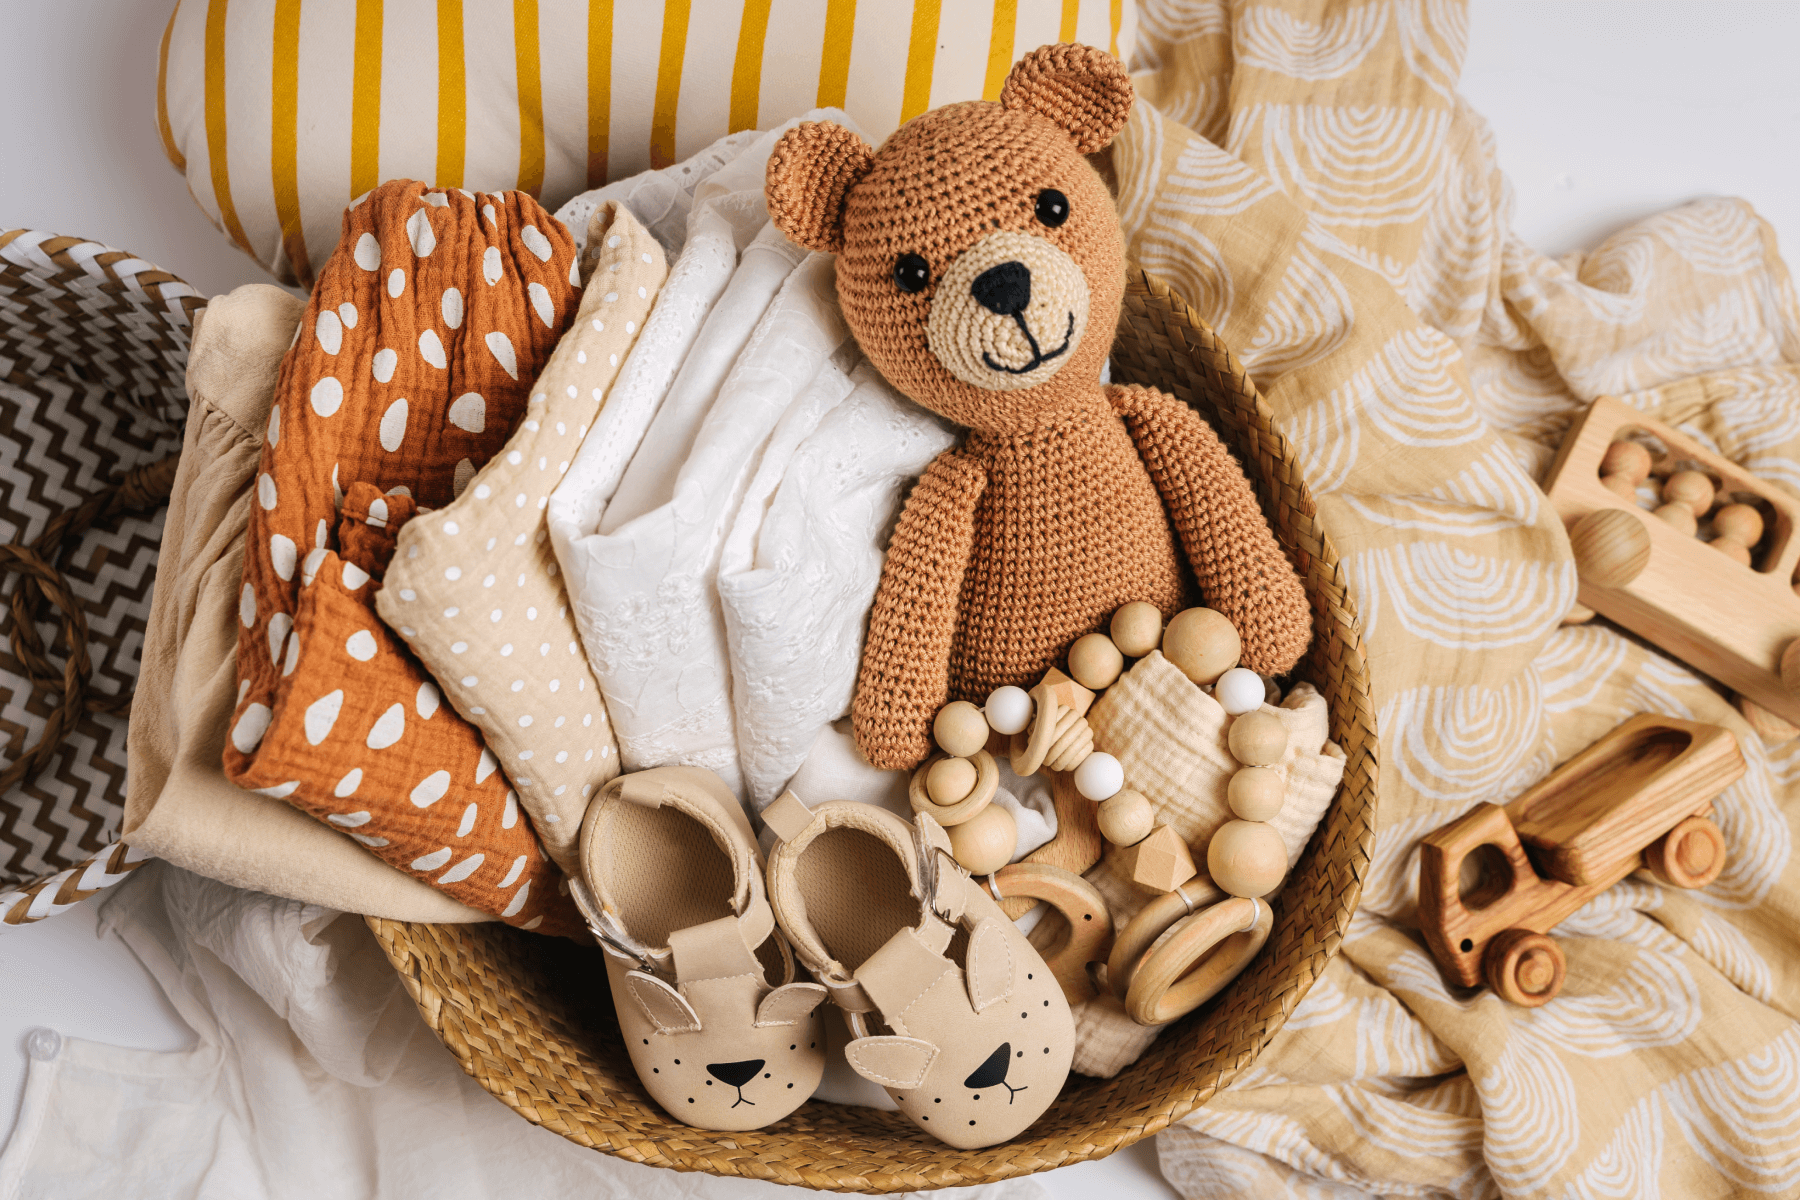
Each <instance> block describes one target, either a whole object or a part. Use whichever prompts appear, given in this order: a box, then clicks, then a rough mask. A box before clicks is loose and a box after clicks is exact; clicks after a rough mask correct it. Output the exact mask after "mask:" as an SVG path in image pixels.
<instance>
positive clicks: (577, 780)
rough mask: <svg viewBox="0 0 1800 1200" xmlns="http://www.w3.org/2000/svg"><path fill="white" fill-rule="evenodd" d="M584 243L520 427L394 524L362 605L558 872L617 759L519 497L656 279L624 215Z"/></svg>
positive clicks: (647, 248)
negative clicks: (574, 289) (393, 634)
mask: <svg viewBox="0 0 1800 1200" xmlns="http://www.w3.org/2000/svg"><path fill="white" fill-rule="evenodd" d="M588 245H589V248H590V251H591V252H592V253H594V254H595V255H596V258H595V259H594V266H593V273H592V275H591V276H590V278H589V280H588V284H587V288H586V290H585V291H584V292H583V293H582V297H581V307H580V309H579V310H578V311H577V313H576V317H575V321H574V323H573V325H571V326H570V329H569V332H568V333H566V334H564V335H563V338H562V340H561V341H560V342H558V343H557V346H556V350H555V352H554V353H553V354H552V355H551V357H550V361H549V363H548V364H547V365H546V366H545V367H544V371H543V373H542V374H541V375H539V376H538V381H537V386H536V387H534V388H533V389H532V392H531V399H530V402H529V404H528V405H527V408H526V416H525V420H524V421H523V422H521V423H520V425H519V428H518V429H516V430H515V431H514V432H513V435H512V437H511V438H510V439H509V440H508V441H507V443H506V448H505V450H503V451H502V452H501V453H499V454H496V455H495V456H494V457H493V458H491V459H489V460H488V462H487V464H486V465H485V466H483V467H482V468H481V470H480V471H478V472H476V473H475V474H474V476H472V477H471V478H470V479H468V480H467V481H466V482H465V483H464V485H463V487H462V491H461V492H460V493H459V494H458V496H457V498H456V499H455V500H454V501H452V502H451V503H450V504H449V505H447V506H446V507H444V508H442V509H439V510H438V511H436V512H434V513H427V514H421V515H420V516H419V517H417V518H416V519H414V520H412V521H408V522H407V523H406V525H405V526H404V527H403V528H402V529H401V531H400V536H399V540H398V543H397V545H396V549H395V553H394V557H393V560H392V561H391V562H390V564H389V565H388V569H387V577H386V580H385V582H384V584H383V586H382V589H381V591H380V592H378V593H377V594H376V597H375V607H376V610H377V611H378V612H379V613H380V614H381V617H382V619H383V620H384V621H386V622H387V623H388V624H389V625H390V626H392V627H393V628H394V629H396V630H398V631H399V632H400V634H401V636H402V637H404V638H405V639H406V641H407V644H408V645H409V646H411V647H412V650H413V653H415V654H417V655H418V656H419V659H420V661H421V662H423V663H424V664H425V667H426V669H427V670H429V671H430V672H431V673H432V674H433V675H434V676H436V678H437V681H438V684H439V686H441V687H442V688H443V693H444V696H445V697H446V698H447V699H448V700H449V701H450V703H451V705H452V706H453V707H454V708H455V709H456V711H457V712H459V713H461V714H462V715H463V716H464V717H465V718H467V719H468V720H469V721H470V722H472V723H473V724H474V725H475V726H476V728H478V729H480V730H481V735H482V737H483V739H484V740H485V741H486V742H487V745H488V749H490V750H492V751H493V752H494V755H495V756H496V757H497V758H499V760H500V761H501V763H503V764H504V765H505V768H506V773H507V775H508V777H510V778H511V779H512V781H513V784H514V785H515V786H516V787H517V788H518V792H519V802H520V803H521V804H523V805H524V806H525V810H526V811H527V812H528V813H530V814H531V818H532V827H533V828H534V829H536V830H537V832H538V837H539V838H540V839H541V840H542V841H543V843H544V849H545V851H546V852H547V853H548V854H549V855H550V857H551V858H553V859H554V860H556V862H558V863H559V864H561V865H562V866H564V867H565V868H567V869H569V870H570V871H573V870H574V869H575V861H574V844H575V839H576V836H577V835H578V833H579V832H580V829H581V818H582V813H583V812H584V811H585V809H586V807H587V801H588V797H589V796H591V795H592V794H593V793H594V791H595V790H596V789H597V788H598V787H599V786H600V785H602V784H604V783H605V782H606V781H607V780H609V779H611V778H612V777H613V776H615V775H617V774H618V773H619V755H618V751H617V749H616V748H615V744H614V741H613V734H612V727H611V725H610V723H609V722H608V720H607V715H606V705H605V703H604V701H603V700H602V698H601V695H600V687H599V684H598V683H596V682H595V680H594V675H593V672H592V671H591V670H590V669H589V667H588V661H587V656H586V655H584V654H582V653H581V649H580V641H579V635H578V634H577V633H576V630H575V622H574V619H573V618H572V617H571V616H570V615H569V600H568V596H567V594H566V593H565V592H564V591H563V581H562V579H561V578H560V577H559V575H558V568H557V564H556V555H555V553H554V552H553V550H552V548H551V545H550V538H549V534H548V533H547V532H546V530H545V525H544V510H543V509H542V508H541V507H540V506H539V504H538V503H537V502H536V501H535V499H531V498H529V497H536V496H538V495H539V494H541V493H542V492H543V491H545V490H546V484H545V482H544V481H545V480H546V479H550V480H555V479H557V478H559V477H560V476H561V475H562V473H563V472H564V471H566V470H568V468H569V462H570V461H571V460H572V459H573V458H574V457H575V451H576V449H577V448H578V447H579V446H580V445H581V440H582V438H583V437H585V436H586V435H587V431H588V426H589V425H591V424H592V423H593V421H594V417H595V416H596V415H597V414H598V413H599V411H600V407H601V403H602V400H603V398H604V397H605V395H606V393H607V390H608V389H609V388H610V387H611V386H612V382H613V378H614V376H616V375H617V374H618V373H619V364H620V363H621V362H623V361H624V359H625V356H626V354H627V353H628V352H629V351H630V349H631V346H632V344H633V343H634V342H635V341H637V335H638V332H639V330H641V329H642V328H643V325H644V319H645V318H646V317H647V316H649V313H650V308H651V306H652V305H653V304H654V303H655V302H656V295H657V290H658V289H659V288H660V287H661V286H662V282H663V279H664V277H665V276H666V275H667V273H668V270H667V266H666V264H665V262H664V259H663V251H662V247H661V246H660V245H658V244H657V242H656V239H655V238H653V237H651V236H650V234H649V232H648V231H646V230H645V229H644V227H643V226H642V225H640V224H639V223H638V222H637V220H636V219H635V218H633V217H632V216H631V214H630V213H629V212H627V211H626V210H625V209H624V208H623V207H622V206H619V205H614V204H608V205H606V206H604V207H603V208H601V209H600V210H598V211H596V212H595V214H594V216H593V219H592V220H591V221H590V223H589V226H588ZM451 419H452V420H455V419H456V415H455V409H454V407H453V408H452V410H451ZM528 491H529V497H528V494H527V493H528ZM452 576H454V578H452ZM500 598H504V603H503V604H502V603H496V601H497V600H498V599H500ZM496 613H498V614H500V619H499V620H498V621H495V620H493V619H492V618H493V616H494V614H496ZM459 648H460V649H459Z"/></svg>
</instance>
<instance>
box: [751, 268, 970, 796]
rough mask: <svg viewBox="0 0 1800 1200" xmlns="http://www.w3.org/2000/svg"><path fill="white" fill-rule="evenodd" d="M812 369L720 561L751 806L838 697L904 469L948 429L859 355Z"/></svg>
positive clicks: (838, 708) (778, 782)
mask: <svg viewBox="0 0 1800 1200" xmlns="http://www.w3.org/2000/svg"><path fill="white" fill-rule="evenodd" d="M835 307H836V306H835V304H834V305H833V310H834V312H835ZM821 376H822V378H821V379H820V380H818V381H815V394H816V399H817V400H818V403H816V404H813V405H807V404H796V405H795V409H794V412H793V413H790V418H792V419H790V420H788V421H784V422H783V427H782V428H781V429H778V430H777V433H776V436H775V438H774V439H773V440H772V442H771V445H770V447H769V449H768V451H766V452H765V453H764V455H763V463H762V466H761V468H760V469H759V470H758V472H757V476H756V479H755V480H754V481H753V482H752V484H751V487H750V490H749V492H748V494H747V495H746V497H745V501H744V504H743V507H742V508H741V509H740V511H739V512H738V515H737V521H736V523H735V524H734V525H733V527H732V530H731V534H730V536H729V537H728V538H727V539H726V543H725V548H724V551H723V553H722V554H721V559H720V565H719V584H718V587H719V597H720V601H721V603H722V604H723V606H724V610H725V627H726V630H727V632H728V635H729V638H730V644H731V674H732V704H733V707H734V708H735V710H736V727H737V739H738V753H739V758H740V761H741V763H742V766H743V771H744V782H745V785H746V787H747V789H748V791H749V794H750V800H751V803H752V804H753V805H755V807H756V808H757V809H759V810H760V809H762V808H763V807H764V806H766V805H768V804H769V803H770V802H771V801H773V800H774V799H775V797H776V796H779V795H780V794H781V791H782V789H783V788H785V787H786V786H787V783H788V780H790V779H791V778H793V776H794V773H795V772H796V771H798V770H799V769H800V764H801V763H802V762H803V761H804V760H805V758H806V754H807V751H808V750H809V749H811V747H812V744H813V741H814V739H815V738H817V737H818V735H819V733H820V731H821V730H823V729H824V728H825V726H826V725H828V724H829V723H831V722H832V721H834V720H836V719H837V718H839V717H841V716H843V715H844V714H846V713H847V712H849V711H850V697H851V695H852V693H853V692H854V691H855V688H856V668H857V662H858V660H859V658H860V657H861V654H862V639H863V630H864V627H865V625H866V623H867V617H868V611H869V606H870V605H871V604H872V603H873V602H874V599H875V588H876V585H877V584H878V583H879V582H880V581H881V561H882V552H883V550H884V549H885V547H886V545H887V538H888V534H889V532H890V530H891V528H892V526H893V522H894V520H895V517H896V516H897V515H898V513H899V510H900V504H901V501H902V499H903V498H904V495H905V493H906V490H907V489H909V488H910V487H911V486H912V483H913V480H915V479H916V478H918V476H919V475H921V474H923V473H924V471H925V468H926V467H927V466H929V465H930V464H931V460H932V459H934V458H936V457H937V456H938V454H939V453H941V452H942V451H944V450H947V449H949V448H950V447H951V446H952V445H954V444H955V441H956V435H955V434H954V433H953V432H952V431H951V429H950V427H949V426H948V425H946V424H945V423H944V422H943V421H941V420H940V419H939V418H937V417H935V416H933V415H932V414H930V413H927V412H926V411H925V410H924V409H922V408H920V407H919V406H917V405H916V404H913V403H912V402H911V401H909V400H907V399H906V398H905V397H904V396H901V395H900V394H899V393H898V392H896V391H894V389H893V388H891V387H890V386H888V384H887V382H886V381H885V380H883V379H882V378H881V376H880V375H879V374H878V373H877V372H876V371H875V369H874V368H873V367H871V366H869V365H868V364H867V363H866V362H863V363H859V365H857V366H856V368H855V369H854V370H853V371H852V372H851V373H850V374H849V375H848V376H847V377H846V376H845V375H844V374H843V372H842V371H841V370H839V369H838V367H837V366H836V365H835V364H827V365H826V367H825V368H824V369H823V370H822V371H821ZM840 388H841V389H842V390H843V391H844V392H848V395H847V396H843V397H842V398H841V399H840V400H839V402H837V403H835V404H831V405H829V406H827V405H826V404H825V402H824V400H825V396H826V395H828V394H830V393H835V392H837V391H838V390H839V389H840Z"/></svg>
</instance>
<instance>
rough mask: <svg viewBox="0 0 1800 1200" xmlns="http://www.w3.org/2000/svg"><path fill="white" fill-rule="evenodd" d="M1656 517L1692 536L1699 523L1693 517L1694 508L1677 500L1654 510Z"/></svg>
mask: <svg viewBox="0 0 1800 1200" xmlns="http://www.w3.org/2000/svg"><path fill="white" fill-rule="evenodd" d="M1656 519H1657V520H1659V521H1662V522H1663V523H1664V524H1667V525H1671V526H1673V527H1674V528H1675V529H1677V530H1679V531H1680V532H1681V533H1683V534H1685V535H1686V536H1688V537H1693V536H1694V531H1695V530H1696V529H1698V528H1699V527H1700V526H1699V523H1698V522H1697V521H1695V519H1694V510H1693V509H1691V508H1689V507H1688V506H1687V505H1685V504H1683V503H1681V502H1680V501H1679V500H1677V501H1673V502H1671V503H1668V504H1665V505H1663V506H1662V507H1661V508H1658V509H1657V510H1656Z"/></svg>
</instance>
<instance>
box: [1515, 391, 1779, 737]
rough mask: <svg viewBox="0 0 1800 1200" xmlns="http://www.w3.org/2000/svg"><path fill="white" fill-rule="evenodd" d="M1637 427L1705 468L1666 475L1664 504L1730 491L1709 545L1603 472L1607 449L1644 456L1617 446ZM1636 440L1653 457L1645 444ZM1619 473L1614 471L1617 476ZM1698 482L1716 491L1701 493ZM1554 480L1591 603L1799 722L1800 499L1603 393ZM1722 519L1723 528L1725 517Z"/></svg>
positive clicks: (1551, 487) (1677, 458)
mask: <svg viewBox="0 0 1800 1200" xmlns="http://www.w3.org/2000/svg"><path fill="white" fill-rule="evenodd" d="M1634 431H1641V432H1643V433H1646V434H1649V435H1650V436H1652V437H1654V438H1656V439H1657V440H1658V441H1660V442H1661V443H1662V444H1663V445H1664V446H1665V447H1667V450H1668V453H1667V456H1666V457H1665V458H1664V459H1663V460H1662V461H1663V462H1664V463H1665V464H1676V463H1681V464H1686V463H1693V464H1697V465H1698V466H1699V467H1701V468H1703V469H1704V474H1703V473H1702V472H1700V471H1694V472H1691V474H1693V475H1697V476H1699V477H1700V479H1699V480H1698V481H1695V480H1689V479H1684V478H1683V476H1684V475H1686V474H1689V472H1676V473H1675V474H1672V475H1670V476H1669V478H1668V480H1667V481H1666V482H1665V483H1664V485H1663V492H1662V495H1663V498H1664V500H1665V502H1667V501H1670V500H1675V501H1679V500H1680V498H1681V497H1682V496H1687V497H1688V498H1689V499H1691V500H1693V501H1694V502H1695V503H1698V502H1699V501H1700V500H1702V499H1704V500H1705V501H1706V502H1707V503H1708V504H1710V503H1711V502H1712V500H1713V498H1714V495H1713V494H1717V493H1722V494H1723V496H1724V497H1725V498H1726V499H1727V500H1728V503H1727V504H1726V505H1725V507H1724V508H1722V509H1721V510H1720V513H1719V515H1718V517H1715V518H1714V528H1715V529H1716V530H1718V532H1719V535H1720V536H1719V538H1718V540H1716V541H1714V542H1713V543H1712V544H1710V545H1708V544H1706V543H1702V542H1699V541H1696V540H1695V539H1694V538H1693V537H1692V536H1691V535H1688V534H1685V533H1683V532H1682V529H1679V528H1676V527H1675V526H1673V525H1671V524H1669V523H1668V522H1667V521H1664V520H1657V519H1656V518H1655V516H1653V515H1652V514H1651V513H1649V512H1646V511H1644V510H1643V509H1642V508H1640V507H1639V506H1638V505H1637V503H1636V501H1635V499H1634V498H1627V497H1626V496H1624V495H1621V494H1620V493H1619V492H1617V491H1615V490H1613V488H1612V487H1610V486H1609V485H1608V484H1607V483H1605V482H1604V481H1603V479H1602V470H1603V464H1605V463H1606V461H1607V456H1608V455H1609V454H1610V455H1613V456H1614V458H1615V461H1614V462H1613V464H1612V465H1613V466H1614V467H1621V466H1622V464H1621V463H1619V462H1618V461H1616V460H1617V457H1618V456H1619V455H1621V454H1625V455H1626V456H1627V457H1630V458H1633V459H1635V458H1636V457H1637V456H1636V455H1634V454H1630V453H1629V452H1623V451H1618V450H1616V449H1614V447H1616V446H1619V445H1623V444H1635V443H1622V442H1620V441H1619V440H1618V439H1620V438H1621V437H1623V436H1624V435H1625V434H1627V433H1631V432H1634ZM1638 448H1639V449H1640V450H1644V453H1645V455H1646V456H1648V453H1649V452H1648V451H1647V450H1645V448H1644V447H1642V446H1639V447H1638ZM1621 473H1622V472H1621V471H1617V470H1616V471H1614V472H1613V473H1612V474H1609V475H1608V476H1607V478H1609V479H1610V478H1615V477H1616V476H1618V475H1619V474H1621ZM1714 480H1717V481H1718V484H1717V486H1714V484H1713V481H1714ZM1678 481H1679V482H1678ZM1700 482H1704V483H1706V484H1707V490H1708V492H1709V493H1713V494H1703V493H1702V490H1701V488H1700V486H1699V484H1700ZM1544 488H1545V491H1546V492H1547V493H1548V494H1549V497H1550V501H1551V503H1552V504H1554V505H1555V506H1556V511H1557V513H1558V515H1559V516H1561V517H1562V519H1563V522H1564V524H1565V525H1567V526H1568V528H1569V542H1570V545H1571V548H1572V549H1573V550H1574V552H1575V564H1576V569H1577V571H1578V573H1579V575H1580V580H1581V593H1580V602H1581V604H1582V605H1583V606H1584V607H1586V608H1590V609H1592V610H1594V611H1595V612H1597V613H1599V614H1601V615H1602V616H1605V617H1607V618H1609V619H1610V620H1613V621H1616V622H1618V623H1619V624H1620V625H1623V626H1624V627H1625V628H1627V629H1629V630H1631V631H1632V632H1634V633H1637V634H1638V635H1640V636H1641V637H1643V638H1645V639H1646V640H1648V641H1649V642H1650V643H1652V644H1653V645H1655V646H1657V647H1659V648H1661V649H1662V650H1665V651H1667V652H1668V653H1670V654H1672V655H1674V656H1675V657H1677V658H1679V659H1681V660H1682V661H1684V662H1686V663H1688V664H1689V665H1691V666H1693V667H1695V668H1697V669H1699V670H1701V671H1704V672H1705V673H1706V674H1708V675H1711V676H1712V677H1713V678H1714V679H1717V680H1718V681H1719V682H1721V683H1723V684H1725V685H1726V686H1727V687H1730V688H1731V689H1732V690H1734V691H1736V692H1738V693H1739V694H1741V695H1743V696H1745V697H1747V698H1749V699H1750V700H1752V701H1754V702H1755V703H1756V704H1757V705H1758V706H1759V707H1761V708H1763V709H1765V710H1767V711H1768V712H1770V713H1772V714H1774V715H1775V716H1777V717H1780V718H1782V719H1783V720H1786V721H1790V722H1796V723H1800V596H1797V595H1796V594H1795V592H1794V586H1795V584H1794V579H1795V570H1796V567H1800V538H1797V537H1795V536H1794V535H1795V527H1796V520H1797V518H1800V501H1796V500H1794V499H1793V498H1792V497H1790V496H1788V495H1786V494H1785V493H1783V492H1782V491H1781V490H1779V489H1778V488H1775V487H1773V486H1772V485H1770V484H1768V483H1765V482H1763V481H1762V480H1760V479H1758V478H1756V477H1755V476H1754V475H1752V474H1750V473H1749V472H1748V471H1746V470H1744V468H1742V467H1740V466H1738V465H1737V464H1736V463H1734V462H1732V461H1731V460H1729V459H1727V458H1723V457H1721V456H1719V455H1717V454H1714V453H1713V452H1712V451H1710V450H1708V449H1707V448H1706V447H1704V446H1702V445H1701V444H1700V443H1699V442H1697V441H1695V440H1694V439H1693V438H1691V437H1688V436H1687V435H1686V434H1683V433H1681V432H1679V431H1678V430H1676V429H1673V428H1671V427H1670V426H1668V425H1665V424H1663V423H1662V422H1660V421H1655V420H1652V419H1651V418H1649V417H1646V416H1644V415H1643V414H1642V413H1640V412H1638V411H1637V410H1636V409H1634V408H1632V407H1631V406H1630V405H1627V404H1625V403H1623V402H1622V401H1619V400H1617V399H1615V398H1613V397H1610V396H1602V397H1600V398H1599V399H1597V400H1595V401H1594V403H1593V405H1592V407H1590V408H1589V409H1588V411H1587V412H1586V413H1585V414H1584V415H1583V416H1582V417H1581V418H1579V419H1578V420H1577V421H1576V423H1575V425H1574V426H1573V427H1572V428H1571V429H1570V431H1569V435H1568V437H1567V438H1566V439H1564V441H1563V444H1562V448H1561V450H1559V451H1558V452H1557V456H1556V459H1555V461H1554V462H1553V463H1552V464H1551V466H1550V471H1549V474H1548V476H1547V478H1546V480H1545V485H1544ZM1671 488H1673V490H1674V492H1675V493H1676V495H1675V496H1673V497H1671V495H1670V491H1671ZM1746 501H1751V502H1753V503H1746ZM1737 507H1746V508H1750V509H1751V510H1752V513H1751V515H1754V516H1756V517H1758V518H1759V520H1758V522H1757V526H1758V527H1757V528H1755V532H1756V534H1757V535H1758V540H1757V542H1756V543H1754V544H1751V545H1745V544H1744V543H1743V542H1741V541H1739V540H1738V536H1740V535H1748V534H1749V533H1750V532H1751V530H1752V525H1751V523H1750V521H1749V520H1748V519H1747V517H1746V516H1745V515H1743V514H1741V513H1734V514H1732V515H1730V516H1727V515H1726V513H1727V511H1728V510H1730V509H1733V508H1737ZM1761 507H1766V509H1767V511H1768V512H1770V513H1772V514H1773V516H1774V520H1773V522H1765V521H1762V520H1761V519H1760V518H1761V517H1762V513H1760V512H1756V511H1755V510H1756V509H1757V508H1761ZM1695 515H1696V516H1698V515H1700V514H1695ZM1720 518H1723V519H1724V521H1725V528H1724V529H1719V527H1718V521H1719V519H1720ZM1683 527H1684V528H1685V524H1684V526H1683ZM1790 651H1792V653H1790ZM1784 664H1785V666H1784Z"/></svg>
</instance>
